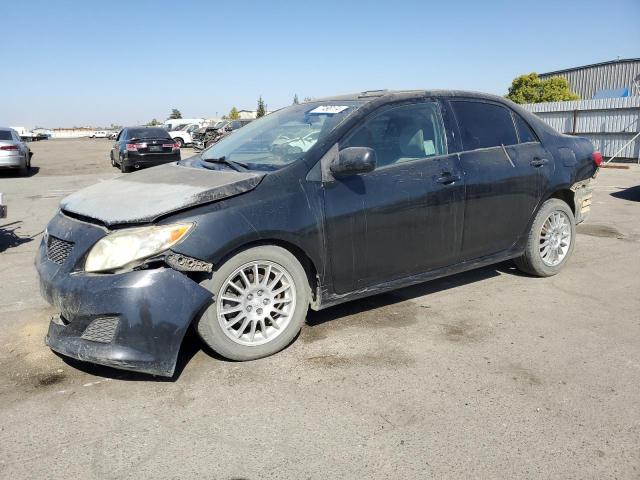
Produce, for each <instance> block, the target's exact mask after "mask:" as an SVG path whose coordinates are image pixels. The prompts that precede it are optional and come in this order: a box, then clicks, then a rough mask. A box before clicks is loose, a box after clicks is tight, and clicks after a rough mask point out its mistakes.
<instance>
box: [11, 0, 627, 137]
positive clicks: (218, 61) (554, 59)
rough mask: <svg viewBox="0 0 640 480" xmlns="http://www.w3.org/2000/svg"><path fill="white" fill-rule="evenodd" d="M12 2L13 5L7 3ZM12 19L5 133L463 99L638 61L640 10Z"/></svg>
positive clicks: (94, 9)
mask: <svg viewBox="0 0 640 480" xmlns="http://www.w3.org/2000/svg"><path fill="white" fill-rule="evenodd" d="M7 1H8V0H7ZM7 6H9V8H3V13H2V33H3V35H2V38H3V41H4V44H5V46H6V45H7V42H8V46H9V47H10V48H8V49H4V52H5V55H4V58H3V62H2V71H3V73H4V74H3V75H0V125H3V124H4V125H15V126H18V125H20V126H27V127H33V126H35V125H40V126H48V127H60V126H72V125H95V126H97V125H109V124H111V123H112V122H113V123H116V124H133V123H137V122H147V121H149V120H150V119H151V118H154V117H155V118H158V119H159V120H164V119H165V118H166V117H167V115H168V114H169V112H170V109H171V108H178V109H180V111H181V112H182V114H183V116H185V117H187V116H188V117H201V116H202V117H212V116H215V115H216V112H218V114H219V115H222V114H223V113H226V112H228V111H229V109H230V108H231V107H232V106H236V107H238V108H239V109H255V107H256V103H257V98H258V96H259V95H262V96H263V98H264V99H265V101H266V102H267V105H268V108H269V109H275V108H279V107H282V106H285V105H287V104H289V103H291V99H292V97H293V95H294V94H295V93H297V94H298V96H299V97H300V98H301V99H302V98H303V97H306V96H310V97H322V96H327V95H334V94H340V93H349V92H354V91H361V90H367V89H378V88H393V89H398V88H463V89H472V90H480V91H485V92H490V93H497V94H504V93H506V89H507V87H508V86H509V84H510V82H511V80H512V79H513V77H515V76H517V75H519V74H522V73H528V72H531V71H536V72H545V71H550V70H555V69H559V68H566V67H571V66H577V65H582V64H587V63H594V62H600V61H605V60H611V59H615V58H616V57H618V56H620V57H622V58H626V57H640V27H639V25H640V24H639V23H638V21H639V20H640V1H638V0H607V1H606V2H605V1H592V0H583V1H561V0H556V1H552V0H539V1H528V2H521V1H517V0H511V1H493V2H492V1H489V0H486V1H478V0H469V1H437V2H429V1H409V0H407V1H404V0H393V1H385V2H379V3H378V2H374V1H348V0H342V1H334V0H322V1H319V2H302V1H299V0H298V1H286V2H285V1H277V0H274V1H252V0H242V1H233V0H231V1H215V2H213V1H211V2H209V1H195V0H194V1H188V0H185V1H180V0H174V1H171V2H169V1H164V0H156V1H142V0H141V1H134V0H130V1H122V2H121V1H104V2H90V1H76V2H71V1H55V2H52V1H43V2H40V1H28V2H27V1H24V2H22V1H21V2H8V3H7Z"/></svg>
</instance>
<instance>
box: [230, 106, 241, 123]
mask: <svg viewBox="0 0 640 480" xmlns="http://www.w3.org/2000/svg"><path fill="white" fill-rule="evenodd" d="M227 117H228V118H229V120H238V119H239V118H240V114H239V113H238V109H237V108H236V107H233V108H232V109H231V110H230V111H229V115H227Z"/></svg>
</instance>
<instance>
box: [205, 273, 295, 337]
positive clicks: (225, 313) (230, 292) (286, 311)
mask: <svg viewBox="0 0 640 480" xmlns="http://www.w3.org/2000/svg"><path fill="white" fill-rule="evenodd" d="M216 308H217V313H218V322H219V323H220V327H221V328H222V329H223V330H224V333H225V335H227V337H228V338H230V339H231V340H232V341H234V342H236V343H239V344H240V345H262V344H265V343H267V342H270V341H272V340H273V339H275V338H276V337H277V336H278V335H280V334H281V333H282V332H283V331H285V329H286V328H287V326H288V325H289V322H291V317H292V316H293V312H294V311H295V308H296V286H295V284H294V283H293V279H292V278H291V274H290V273H289V272H288V271H287V270H286V269H285V268H284V267H282V266H281V265H278V264H276V263H273V262H268V261H265V262H250V263H246V264H244V265H243V266H241V267H240V268H238V269H236V270H235V271H234V272H233V273H232V274H231V275H229V276H228V277H227V279H226V280H225V281H224V283H223V284H222V288H221V289H220V291H219V293H218V301H217V305H216Z"/></svg>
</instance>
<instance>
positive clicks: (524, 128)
mask: <svg viewBox="0 0 640 480" xmlns="http://www.w3.org/2000/svg"><path fill="white" fill-rule="evenodd" d="M512 114H513V120H514V122H515V123H516V128H517V129H518V137H519V138H520V143H527V142H537V141H538V137H537V136H536V134H535V132H534V131H533V130H532V129H531V127H530V126H529V124H528V123H527V122H526V121H525V120H524V118H522V117H521V116H520V115H518V114H517V113H515V112H512Z"/></svg>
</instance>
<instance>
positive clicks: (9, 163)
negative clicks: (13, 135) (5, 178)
mask: <svg viewBox="0 0 640 480" xmlns="http://www.w3.org/2000/svg"><path fill="white" fill-rule="evenodd" d="M24 167H26V161H25V159H24V158H22V157H21V156H20V155H0V168H24Z"/></svg>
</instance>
